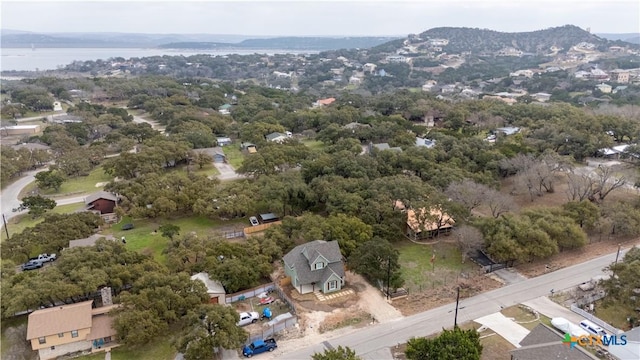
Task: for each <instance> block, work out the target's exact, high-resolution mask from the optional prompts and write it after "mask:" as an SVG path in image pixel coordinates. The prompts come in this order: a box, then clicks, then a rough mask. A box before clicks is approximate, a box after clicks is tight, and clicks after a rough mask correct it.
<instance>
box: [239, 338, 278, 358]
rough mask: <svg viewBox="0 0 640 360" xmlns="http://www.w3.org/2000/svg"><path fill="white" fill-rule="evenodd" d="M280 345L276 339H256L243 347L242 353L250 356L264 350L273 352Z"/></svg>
mask: <svg viewBox="0 0 640 360" xmlns="http://www.w3.org/2000/svg"><path fill="white" fill-rule="evenodd" d="M277 347H278V344H277V343H276V340H275V339H266V340H256V341H254V342H252V343H251V344H249V345H245V346H244V347H243V348H242V355H244V356H246V357H248V358H250V357H252V356H253V355H258V354H262V353H263V352H267V351H269V352H271V351H273V350H275V349H276V348H277Z"/></svg>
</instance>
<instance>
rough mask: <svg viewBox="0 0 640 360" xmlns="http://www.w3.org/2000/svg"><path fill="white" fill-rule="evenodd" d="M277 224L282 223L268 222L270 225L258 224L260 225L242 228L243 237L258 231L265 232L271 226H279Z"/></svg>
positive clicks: (280, 222)
mask: <svg viewBox="0 0 640 360" xmlns="http://www.w3.org/2000/svg"><path fill="white" fill-rule="evenodd" d="M279 224H282V221H274V222H270V223H266V224H260V225H256V226H250V227H246V228H244V235H245V236H246V235H247V234H253V233H257V232H260V231H265V230H267V229H268V228H270V227H272V226H273V225H279Z"/></svg>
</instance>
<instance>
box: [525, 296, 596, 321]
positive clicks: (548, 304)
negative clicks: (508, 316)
mask: <svg viewBox="0 0 640 360" xmlns="http://www.w3.org/2000/svg"><path fill="white" fill-rule="evenodd" d="M522 305H525V306H528V307H530V308H532V309H533V310H535V311H537V312H538V313H540V314H542V315H544V316H547V317H550V318H552V319H553V318H555V317H562V318H565V319H567V320H569V321H571V322H572V323H574V324H576V325H577V324H580V322H581V321H582V320H584V318H583V317H582V316H580V315H578V314H576V313H574V312H573V311H571V310H569V309H567V308H566V307H564V306H562V305H559V304H558V303H555V302H553V301H552V300H551V299H549V298H548V297H546V296H541V297H539V298H535V299H533V300H529V301H526V302H523V303H522Z"/></svg>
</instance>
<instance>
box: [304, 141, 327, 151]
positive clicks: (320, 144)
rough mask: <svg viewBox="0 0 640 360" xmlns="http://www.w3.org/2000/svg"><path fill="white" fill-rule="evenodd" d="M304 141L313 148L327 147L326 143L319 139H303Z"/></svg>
mask: <svg viewBox="0 0 640 360" xmlns="http://www.w3.org/2000/svg"><path fill="white" fill-rule="evenodd" d="M302 143H303V144H304V145H305V146H307V147H308V148H309V149H311V150H322V149H324V148H325V147H326V145H325V143H323V142H322V141H319V140H311V139H309V140H302Z"/></svg>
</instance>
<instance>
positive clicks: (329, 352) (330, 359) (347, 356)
mask: <svg viewBox="0 0 640 360" xmlns="http://www.w3.org/2000/svg"><path fill="white" fill-rule="evenodd" d="M311 359H312V360H362V358H361V357H360V356H358V355H356V352H355V351H353V350H352V349H351V348H349V347H348V346H347V347H342V346H338V347H337V348H336V349H326V350H325V351H324V352H321V353H315V354H313V355H311Z"/></svg>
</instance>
